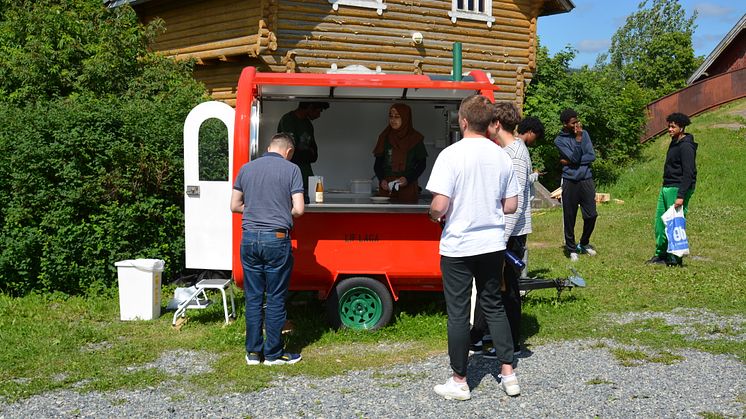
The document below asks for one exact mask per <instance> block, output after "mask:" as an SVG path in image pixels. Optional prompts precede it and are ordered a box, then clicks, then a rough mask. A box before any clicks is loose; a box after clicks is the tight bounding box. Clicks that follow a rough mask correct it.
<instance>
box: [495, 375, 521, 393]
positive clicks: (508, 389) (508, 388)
mask: <svg viewBox="0 0 746 419" xmlns="http://www.w3.org/2000/svg"><path fill="white" fill-rule="evenodd" d="M499 377H500V387H502V388H503V391H505V394H507V395H508V396H511V397H515V396H517V395H519V394H521V386H519V385H518V378H517V377H516V376H515V373H513V374H511V375H509V376H508V377H503V376H502V375H500V376H499Z"/></svg>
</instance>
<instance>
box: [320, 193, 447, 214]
mask: <svg viewBox="0 0 746 419" xmlns="http://www.w3.org/2000/svg"><path fill="white" fill-rule="evenodd" d="M431 200H432V197H431V196H430V195H420V199H419V200H418V201H417V202H414V203H405V202H401V201H397V200H395V199H390V200H384V201H381V200H380V199H379V197H375V196H368V195H363V194H352V193H333V192H332V193H325V194H324V202H323V203H313V202H312V203H310V204H306V212H307V213H309V212H321V213H323V212H358V213H400V214H425V213H427V210H428V208H430V201H431Z"/></svg>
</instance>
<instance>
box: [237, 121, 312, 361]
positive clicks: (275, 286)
mask: <svg viewBox="0 0 746 419" xmlns="http://www.w3.org/2000/svg"><path fill="white" fill-rule="evenodd" d="M293 151H294V144H293V140H292V138H290V136H289V135H287V134H275V136H274V137H272V140H271V142H270V144H269V147H268V149H267V152H266V153H264V155H263V156H262V157H261V158H258V159H256V160H252V161H250V162H248V163H246V164H244V165H243V167H241V170H240V171H239V172H238V176H236V182H235V183H234V185H233V194H232V195H231V211H233V212H240V213H242V214H243V217H242V220H243V222H242V229H243V234H242V237H241V265H242V266H243V271H244V281H243V288H244V298H245V301H246V310H245V316H246V363H247V364H248V365H258V364H259V363H260V362H262V357H263V358H264V364H265V365H283V364H294V363H296V362H298V361H300V360H301V356H300V354H292V353H288V352H285V349H284V347H283V344H282V337H281V333H282V326H283V325H284V324H285V320H286V318H287V311H286V310H285V300H286V298H287V293H288V285H289V284H290V272H291V271H292V270H293V254H292V247H291V243H290V229H291V228H292V227H293V217H300V216H301V215H303V212H304V210H305V206H304V203H303V181H302V179H301V172H300V169H299V168H298V166H296V165H295V164H293V163H291V162H290V161H289V160H290V159H291V158H292V157H293ZM265 295H266V304H267V305H266V309H265V311H264V330H265V336H264V337H263V336H262V303H263V300H264V298H265Z"/></svg>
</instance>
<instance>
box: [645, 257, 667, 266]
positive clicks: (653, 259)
mask: <svg viewBox="0 0 746 419" xmlns="http://www.w3.org/2000/svg"><path fill="white" fill-rule="evenodd" d="M645 263H646V264H648V265H665V264H666V259H665V258H662V257H660V256H653V257H651V258H650V259H648V260H646V261H645Z"/></svg>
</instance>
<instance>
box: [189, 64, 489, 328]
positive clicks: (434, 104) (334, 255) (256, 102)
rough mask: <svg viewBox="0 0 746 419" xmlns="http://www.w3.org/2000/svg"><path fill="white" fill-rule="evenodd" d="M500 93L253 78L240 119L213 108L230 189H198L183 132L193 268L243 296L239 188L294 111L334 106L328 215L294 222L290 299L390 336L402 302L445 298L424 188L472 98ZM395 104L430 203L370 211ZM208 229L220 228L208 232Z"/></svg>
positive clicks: (247, 82) (328, 78) (320, 165)
mask: <svg viewBox="0 0 746 419" xmlns="http://www.w3.org/2000/svg"><path fill="white" fill-rule="evenodd" d="M350 71H351V72H352V73H350ZM495 89H497V87H496V86H495V85H494V84H492V83H491V82H490V79H489V76H488V75H487V74H485V73H483V72H480V71H472V72H471V73H470V74H469V75H468V76H465V77H464V78H463V79H462V80H460V81H453V80H451V78H450V77H447V78H446V77H430V76H426V75H401V74H382V73H380V72H377V71H368V70H367V69H364V68H363V69H361V68H359V67H356V68H354V69H347V70H343V71H330V72H329V73H327V74H302V73H293V74H284V73H261V72H257V71H256V69H255V68H253V67H248V68H245V69H244V70H243V72H242V73H241V77H240V79H239V82H238V90H237V100H236V107H235V119H234V120H233V121H229V120H228V119H229V116H230V111H228V108H230V107H228V106H227V105H224V104H220V105H212V106H213V108H214V109H216V110H217V111H218V114H220V115H218V114H212V115H213V116H212V117H217V118H219V119H221V120H223V121H224V122H225V123H226V126H227V127H228V131H229V136H228V137H229V141H231V137H232V144H231V147H230V152H229V159H230V168H229V176H228V179H229V180H230V182H227V181H226V182H220V183H221V185H216V184H214V183H215V182H212V183H211V182H206V181H201V180H200V179H198V177H199V176H198V175H196V176H197V177H195V173H196V169H195V168H194V167H189V166H194V165H197V166H198V165H199V163H198V157H195V156H194V154H195V153H197V154H198V152H196V151H194V148H195V147H194V142H195V141H197V140H193V141H191V142H190V144H189V146H187V140H186V138H187V133H186V126H185V181H186V185H187V196H186V198H185V199H187V203H186V208H185V212H186V224H187V227H186V229H187V237H186V239H187V240H186V241H187V243H186V245H187V267H188V268H191V269H227V270H232V273H233V277H234V278H235V282H236V284H237V285H238V286H239V287H240V286H242V283H243V270H242V268H241V259H240V254H239V252H240V250H239V248H240V242H241V214H231V215H229V214H230V211H229V209H228V202H229V197H230V187H231V184H232V181H233V180H234V178H235V175H236V174H237V173H238V169H239V168H240V167H241V166H242V165H243V164H244V163H246V162H248V161H249V160H250V159H253V158H256V157H258V156H260V155H261V153H262V152H263V151H264V150H265V149H266V144H267V143H268V140H269V138H270V137H271V136H272V135H273V134H274V133H275V129H276V127H277V121H278V120H279V118H280V117H281V115H282V114H283V113H285V112H287V111H290V110H293V109H295V106H296V105H297V103H298V102H300V101H326V102H329V103H330V105H331V106H330V108H329V109H328V110H327V111H325V112H324V113H323V114H322V116H321V118H319V119H318V120H317V121H314V127H315V134H316V135H315V136H316V141H317V143H318V146H319V155H320V157H319V161H318V162H317V163H315V164H314V166H313V167H314V172H315V174H316V175H321V176H323V177H324V185H325V196H324V201H323V203H310V204H307V205H306V213H305V215H303V216H302V217H300V218H297V219H295V226H294V228H293V230H292V233H291V237H292V243H293V255H294V257H295V265H294V268H293V273H292V276H291V281H290V290H291V291H315V292H317V293H318V296H319V298H321V299H325V300H327V307H328V314H329V319H330V321H331V322H332V324H334V325H337V326H344V327H349V328H355V329H376V328H378V327H381V326H383V325H385V324H386V323H387V322H388V321H389V320H390V318H391V314H392V311H393V302H394V301H396V300H397V299H398V298H399V294H400V292H402V291H441V290H442V284H441V273H440V263H439V261H440V257H439V254H438V243H439V239H440V233H441V229H440V227H439V226H438V225H437V224H434V223H432V222H430V220H429V219H428V217H427V215H426V213H427V210H428V208H429V204H430V199H431V197H430V196H429V194H428V193H427V191H425V190H424V186H425V184H426V182H427V177H428V176H429V173H430V169H431V168H432V165H433V163H434V162H435V158H436V157H437V153H439V152H440V150H442V149H444V148H445V147H447V146H448V145H450V144H451V143H452V142H453V141H457V140H458V139H459V138H460V136H459V135H460V133H459V132H458V122H457V117H456V114H457V110H458V105H459V103H460V101H461V100H462V99H463V98H464V97H466V96H469V95H472V94H475V93H476V94H482V95H485V96H487V97H489V98H490V99H491V100H494V90H495ZM397 102H403V103H406V104H408V105H409V106H410V107H411V108H412V110H413V112H412V113H413V123H414V127H415V129H417V130H418V131H420V132H421V133H423V135H424V136H425V138H426V146H427V150H428V154H429V156H428V159H427V166H428V169H427V170H426V173H425V174H423V176H422V177H421V178H420V179H419V185H420V187H421V188H423V189H422V193H421V194H420V196H419V200H418V201H417V202H415V203H400V202H396V201H384V202H380V201H379V200H376V199H373V194H374V190H373V189H374V185H375V182H374V181H373V182H371V175H372V174H373V156H372V150H373V147H374V145H375V142H376V139H377V136H378V134H379V132H381V130H382V129H383V128H384V127H385V126H386V124H387V121H388V119H387V116H388V108H389V107H390V106H391V104H393V103H397ZM200 106H205V107H206V106H208V105H206V104H202V105H200ZM218 108H219V109H218ZM221 112H222V113H221ZM209 115H210V113H209V112H208V113H207V114H203V115H202V116H201V117H198V118H197V119H196V122H195V121H193V122H192V126H194V125H196V126H197V130H198V129H199V125H200V124H201V122H202V121H204V120H205V119H206V117H209ZM188 119H189V118H188ZM231 125H234V127H231ZM231 128H234V129H233V131H232V132H231ZM191 131H194V128H193V127H192V129H191ZM231 134H232V135H231ZM187 148H189V150H191V151H189V152H188V151H187ZM361 181H363V184H365V182H364V181H367V182H368V183H367V184H368V185H370V186H369V188H367V189H366V190H365V191H363V192H362V193H361V192H360V190H359V188H348V186H349V185H350V184H352V183H355V185H358V186H359V185H360V182H361ZM200 182H201V188H202V193H200V185H199V183H200ZM195 186H196V193H195ZM190 187H191V188H192V194H191V195H190V194H189V190H190ZM209 188H215V189H216V190H217V192H215V194H214V195H213V196H212V198H211V199H210V201H211V202H210V203H204V202H203V203H200V202H197V201H195V200H194V199H201V198H202V197H204V196H205V195H206V192H207V190H208V189H209ZM218 197H219V198H218ZM190 199H191V200H192V202H191V204H192V206H193V207H194V206H195V205H200V204H208V205H212V209H205V208H202V209H201V210H198V211H196V212H195V210H192V211H191V216H190V202H189V200H190ZM218 206H219V207H218ZM226 217H230V218H227V219H226ZM227 220H231V223H232V224H231V225H230V231H231V233H232V240H231V243H232V246H231V249H230V252H229V255H232V257H231V258H230V259H231V260H230V266H229V267H228V266H226V265H227V259H226V255H225V252H224V251H225V237H224V235H225V230H226V229H227V228H228V221H227ZM207 222H214V223H219V224H220V226H218V227H215V226H213V227H207V228H205V226H204V224H205V223H207ZM197 223H201V224H202V225H201V226H200V228H202V230H203V232H202V233H199V232H197V233H195V231H194V230H193V227H194V224H197ZM218 232H222V233H218ZM216 235H217V236H219V237H215V236H216ZM199 246H202V247H203V249H201V250H200V249H198V247H199ZM210 252H212V255H208V253H210ZM217 259H221V260H220V261H217Z"/></svg>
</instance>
